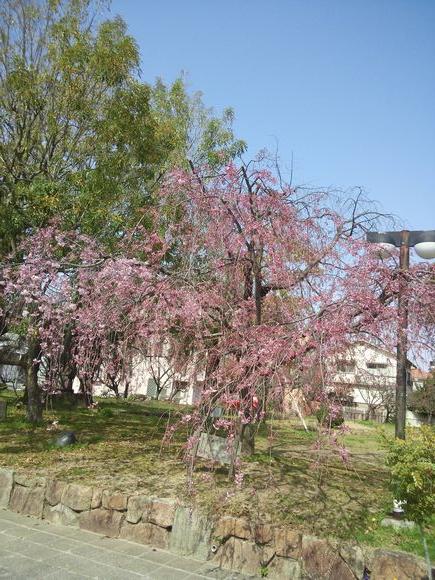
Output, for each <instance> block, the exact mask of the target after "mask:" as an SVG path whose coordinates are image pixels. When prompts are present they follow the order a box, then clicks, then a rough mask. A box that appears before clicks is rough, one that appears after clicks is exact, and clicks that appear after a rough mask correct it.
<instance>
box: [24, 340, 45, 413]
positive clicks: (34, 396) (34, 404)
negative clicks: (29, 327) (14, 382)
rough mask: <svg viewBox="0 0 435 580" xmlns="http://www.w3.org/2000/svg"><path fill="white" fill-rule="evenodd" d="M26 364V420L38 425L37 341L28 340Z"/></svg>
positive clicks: (39, 395) (40, 404)
mask: <svg viewBox="0 0 435 580" xmlns="http://www.w3.org/2000/svg"><path fill="white" fill-rule="evenodd" d="M28 344H29V350H28V363H27V367H26V391H27V420H28V421H29V422H30V423H39V422H40V421H41V420H42V401H41V388H40V386H39V384H38V370H39V362H35V361H36V360H37V359H38V357H39V354H40V346H39V340H38V339H37V338H31V339H29V343H28Z"/></svg>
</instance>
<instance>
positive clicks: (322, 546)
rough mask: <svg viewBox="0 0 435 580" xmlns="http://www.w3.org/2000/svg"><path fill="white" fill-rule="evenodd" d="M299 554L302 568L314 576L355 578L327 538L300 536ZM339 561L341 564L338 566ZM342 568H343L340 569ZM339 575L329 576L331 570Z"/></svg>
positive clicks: (341, 579)
mask: <svg viewBox="0 0 435 580" xmlns="http://www.w3.org/2000/svg"><path fill="white" fill-rule="evenodd" d="M301 556H302V561H303V566H304V570H305V571H306V572H307V573H308V574H309V575H312V576H313V577H315V578H319V579H320V578H331V579H332V578H340V580H348V578H349V580H350V579H352V580H355V576H354V575H353V574H352V572H351V570H350V568H349V567H348V566H347V565H346V563H345V562H344V561H343V560H342V559H341V558H340V556H339V554H338V552H337V550H336V547H335V546H334V545H331V543H330V542H328V541H327V540H322V539H319V538H315V537H312V536H303V537H302V550H301ZM340 563H341V564H342V565H343V566H340ZM341 568H343V570H342V569H341ZM333 570H335V573H336V574H337V573H338V572H339V573H340V574H341V575H335V576H331V574H332V571H333Z"/></svg>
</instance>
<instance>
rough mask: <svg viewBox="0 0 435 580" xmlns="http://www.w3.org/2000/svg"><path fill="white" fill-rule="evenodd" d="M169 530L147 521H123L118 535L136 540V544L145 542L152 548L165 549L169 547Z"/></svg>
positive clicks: (131, 540)
mask: <svg viewBox="0 0 435 580" xmlns="http://www.w3.org/2000/svg"><path fill="white" fill-rule="evenodd" d="M169 536H170V532H169V531H168V530H166V529H165V528H162V527H160V526H156V525H154V524H149V523H142V522H140V523H138V524H130V523H128V522H124V524H123V526H122V528H121V533H120V537H121V538H122V539H124V540H130V542H137V543H138V544H146V545H147V546H153V547H154V548H161V549H162V550H167V549H168V547H169Z"/></svg>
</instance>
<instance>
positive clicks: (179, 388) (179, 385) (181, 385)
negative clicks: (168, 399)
mask: <svg viewBox="0 0 435 580" xmlns="http://www.w3.org/2000/svg"><path fill="white" fill-rule="evenodd" d="M188 388H189V383H188V381H174V386H173V392H174V393H175V394H174V397H173V399H172V400H173V401H174V403H179V402H180V401H181V399H182V397H183V394H184V393H185V392H186V391H187V389H188Z"/></svg>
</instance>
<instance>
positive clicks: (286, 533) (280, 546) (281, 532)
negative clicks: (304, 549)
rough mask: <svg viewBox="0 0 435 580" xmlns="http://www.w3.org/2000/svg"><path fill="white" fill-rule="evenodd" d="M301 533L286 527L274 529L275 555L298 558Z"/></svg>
mask: <svg viewBox="0 0 435 580" xmlns="http://www.w3.org/2000/svg"><path fill="white" fill-rule="evenodd" d="M301 542H302V535H301V534H299V533H298V532H295V531H293V530H289V529H287V528H275V529H274V545H275V550H276V554H277V556H282V557H284V558H299V556H300V555H301Z"/></svg>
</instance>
